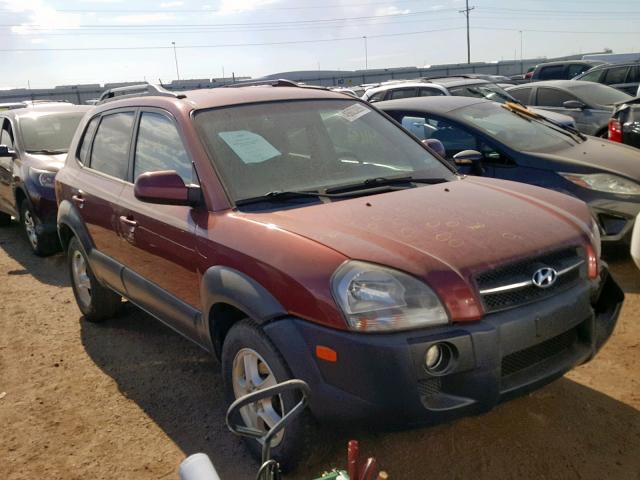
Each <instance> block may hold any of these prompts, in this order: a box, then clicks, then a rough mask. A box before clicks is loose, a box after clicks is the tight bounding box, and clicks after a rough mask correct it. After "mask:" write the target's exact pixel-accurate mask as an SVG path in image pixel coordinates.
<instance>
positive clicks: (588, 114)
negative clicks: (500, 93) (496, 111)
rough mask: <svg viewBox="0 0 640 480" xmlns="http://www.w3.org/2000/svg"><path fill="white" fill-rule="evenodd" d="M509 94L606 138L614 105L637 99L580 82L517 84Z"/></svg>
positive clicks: (589, 83) (602, 86)
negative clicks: (572, 120)
mask: <svg viewBox="0 0 640 480" xmlns="http://www.w3.org/2000/svg"><path fill="white" fill-rule="evenodd" d="M507 92H508V93H509V94H510V95H512V96H514V97H515V98H516V99H517V100H518V101H519V102H520V103H522V104H524V105H528V106H532V107H536V108H537V109H540V110H547V111H549V112H554V113H562V114H563V115H569V116H571V117H573V118H574V120H575V122H576V125H577V126H578V129H579V130H580V131H581V132H582V133H585V134H587V135H595V136H596V137H604V138H606V137H607V131H608V125H609V118H610V117H611V111H612V110H613V106H614V105H615V104H616V103H620V102H624V101H627V100H630V99H631V98H633V97H631V96H630V95H627V94H626V93H623V92H621V91H619V90H616V89H615V88H611V87H608V86H606V85H600V84H599V83H592V82H583V81H579V80H553V81H549V82H536V83H530V84H526V85H517V86H515V87H511V88H508V89H507Z"/></svg>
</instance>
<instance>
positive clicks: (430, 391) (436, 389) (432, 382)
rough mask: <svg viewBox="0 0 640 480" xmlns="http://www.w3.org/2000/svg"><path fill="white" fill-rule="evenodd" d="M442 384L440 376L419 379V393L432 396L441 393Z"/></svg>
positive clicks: (422, 395)
mask: <svg viewBox="0 0 640 480" xmlns="http://www.w3.org/2000/svg"><path fill="white" fill-rule="evenodd" d="M441 388H442V384H441V381H440V377H434V378H429V379H426V380H418V393H419V394H420V396H421V397H432V396H434V395H437V394H438V393H440V389H441Z"/></svg>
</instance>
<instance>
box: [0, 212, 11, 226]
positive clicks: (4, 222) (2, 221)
mask: <svg viewBox="0 0 640 480" xmlns="http://www.w3.org/2000/svg"><path fill="white" fill-rule="evenodd" d="M9 225H11V215H9V214H8V213H4V212H0V227H7V226H9Z"/></svg>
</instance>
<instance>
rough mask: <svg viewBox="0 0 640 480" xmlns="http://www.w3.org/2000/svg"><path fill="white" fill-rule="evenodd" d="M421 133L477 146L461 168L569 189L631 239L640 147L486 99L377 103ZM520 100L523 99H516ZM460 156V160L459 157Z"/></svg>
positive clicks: (457, 149) (615, 239)
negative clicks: (574, 129) (584, 134)
mask: <svg viewBox="0 0 640 480" xmlns="http://www.w3.org/2000/svg"><path fill="white" fill-rule="evenodd" d="M376 106H377V107H378V108H380V109H382V110H383V111H384V112H386V113H388V114H389V115H391V116H392V117H393V118H394V119H396V120H397V121H398V122H400V123H401V124H402V125H403V126H404V127H405V128H407V129H408V130H409V131H411V132H412V133H414V134H415V135H416V136H417V137H418V138H420V139H425V138H432V139H437V140H440V141H441V142H442V143H443V144H444V147H445V149H446V152H447V158H448V159H450V160H451V161H456V155H458V154H461V152H464V151H468V150H475V151H477V152H479V155H478V158H476V159H473V161H471V162H470V161H469V160H466V161H462V163H461V164H459V168H460V169H461V170H462V171H463V172H465V173H470V174H474V175H483V176H487V177H494V178H502V179H505V180H515V181H518V182H524V183H530V184H533V185H538V186H543V187H546V188H551V189H554V190H558V191H560V192H564V193H569V194H571V195H573V196H576V197H578V198H580V199H581V200H583V201H585V202H587V203H588V204H589V206H590V208H591V210H592V212H593V215H594V216H595V217H596V218H597V219H598V220H599V223H600V228H601V231H602V233H603V237H602V241H603V243H609V244H618V243H622V244H624V245H628V243H629V239H630V236H631V229H632V227H633V223H634V220H635V218H636V216H637V214H638V212H640V152H639V151H637V150H635V149H633V148H630V147H627V146H624V145H616V144H614V143H611V142H607V141H603V140H600V139H597V138H590V137H583V138H580V137H579V136H578V135H574V134H571V133H569V132H567V131H565V130H562V129H559V128H557V127H554V126H553V125H549V124H548V123H546V122H544V121H542V120H536V119H535V118H533V117H530V116H527V115H523V113H521V111H520V109H518V108H513V109H511V110H510V109H508V108H505V106H502V105H498V104H496V103H493V102H489V101H486V100H482V99H473V98H463V97H447V98H425V99H422V98H420V99H418V98H416V99H405V100H396V101H391V102H384V103H379V104H377V105H376ZM516 107H517V106H516ZM457 163H459V162H457Z"/></svg>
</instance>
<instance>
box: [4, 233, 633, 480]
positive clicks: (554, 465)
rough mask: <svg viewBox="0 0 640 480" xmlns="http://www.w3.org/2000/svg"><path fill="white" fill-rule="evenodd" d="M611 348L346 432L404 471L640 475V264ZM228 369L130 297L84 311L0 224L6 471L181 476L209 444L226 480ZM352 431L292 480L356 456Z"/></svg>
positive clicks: (244, 460) (412, 475)
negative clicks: (430, 421) (351, 452)
mask: <svg viewBox="0 0 640 480" xmlns="http://www.w3.org/2000/svg"><path fill="white" fill-rule="evenodd" d="M612 270H613V272H614V276H615V277H616V279H617V280H618V281H619V282H620V283H621V285H622V287H623V288H624V290H625V292H626V294H627V300H626V304H625V306H624V308H623V311H622V315H621V317H620V321H619V323H618V326H617V329H616V331H615V333H614V335H613V337H612V338H611V340H610V341H609V343H608V344H607V346H606V347H605V348H604V349H603V351H602V352H601V353H600V354H599V356H598V357H597V358H596V359H595V360H594V361H592V362H591V363H589V364H587V365H584V366H582V367H579V368H577V369H576V370H575V371H573V372H571V373H570V374H568V375H567V376H566V377H565V378H563V379H561V380H558V381H556V382H555V383H553V384H551V385H549V386H547V387H545V388H543V389H541V390H539V391H537V392H535V393H533V394H531V395H528V396H525V397H522V398H519V399H517V400H514V401H511V402H508V403H506V404H503V405H501V406H499V407H498V408H496V409H495V410H493V411H492V412H490V413H488V414H484V415H481V416H477V417H473V418H465V419H462V420H459V421H456V422H454V423H451V424H446V425H440V426H437V427H432V428H425V429H418V430H412V431H407V432H398V433H370V432H349V434H350V435H353V436H357V437H358V438H359V439H360V440H361V449H362V450H364V451H366V453H369V454H372V455H375V456H376V457H377V458H378V460H379V462H380V463H381V464H382V465H383V466H384V467H385V468H386V469H387V470H388V471H389V472H390V473H391V478H392V479H398V480H404V479H407V480H412V479H432V478H446V479H449V478H456V479H457V478H460V479H462V478H475V479H478V478H480V479H485V478H486V479H503V478H518V479H537V478H540V479H542V478H572V479H573V478H579V479H605V478H607V479H640V272H638V271H637V270H636V269H635V267H634V266H633V265H632V263H631V262H630V261H629V260H617V261H615V262H612ZM218 371H219V365H218V364H217V362H216V361H215V360H213V359H211V358H210V357H209V356H208V355H207V354H205V353H204V352H202V351H201V350H199V349H198V348H197V347H196V346H193V345H191V344H190V343H188V342H187V341H186V340H184V339H182V338H181V337H180V336H178V335H177V334H175V333H173V332H171V331H170V330H169V329H167V328H165V327H164V326H162V325H161V324H160V323H158V322H156V321H155V320H153V319H151V318H150V317H149V316H147V315H145V314H144V313H142V312H140V311H139V310H137V309H136V308H134V307H131V306H127V307H126V308H125V311H124V313H123V315H121V316H120V317H118V318H117V319H114V320H112V321H109V322H107V323H105V324H102V325H93V324H90V323H87V322H85V321H83V320H82V319H81V315H80V313H79V310H78V308H77V307H76V304H75V301H74V299H73V294H72V292H71V288H70V287H69V281H68V276H67V270H66V263H65V259H64V257H63V256H62V255H61V254H59V255H56V256H53V257H50V258H46V259H40V258H36V257H34V256H33V255H32V254H31V253H30V252H29V250H28V248H27V246H26V244H25V243H24V240H23V239H22V238H21V236H20V232H19V230H18V226H17V225H13V226H12V227H9V228H5V229H0V479H11V480H18V479H29V480H31V479H38V480H39V479H42V480H44V479H47V480H56V479H64V480H72V479H96V480H97V479H136V480H144V479H165V478H170V479H175V478H177V473H176V472H177V467H178V465H179V463H180V461H181V460H182V459H183V458H184V457H185V456H186V455H188V454H191V453H194V452H199V451H203V452H206V453H208V454H209V455H210V457H211V458H212V460H213V462H214V464H215V465H216V467H217V468H218V471H219V473H220V474H221V476H222V478H223V480H231V479H233V480H235V479H248V478H253V475H254V472H255V471H256V464H255V463H254V462H253V461H252V460H251V459H250V458H249V456H248V455H247V453H246V452H245V450H244V448H243V445H242V443H241V441H239V440H238V439H236V438H235V437H233V436H232V435H231V434H230V433H228V432H227V430H226V428H225V427H224V413H225V405H224V402H223V396H222V385H221V383H222V382H221V378H220V374H219V373H218ZM346 440H347V434H346V433H341V434H337V435H336V436H335V437H334V440H333V441H331V442H330V445H331V446H329V447H326V448H322V449H319V451H321V452H323V453H322V455H320V454H316V458H312V459H311V460H310V461H309V462H308V463H307V465H306V466H305V467H304V469H303V470H302V471H300V472H298V473H296V474H295V475H290V476H288V477H287V478H290V479H293V480H296V479H303V478H313V477H314V475H312V474H315V473H320V472H321V471H322V470H324V469H326V468H327V467H328V466H330V465H344V463H345V457H344V451H345V446H346Z"/></svg>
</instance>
